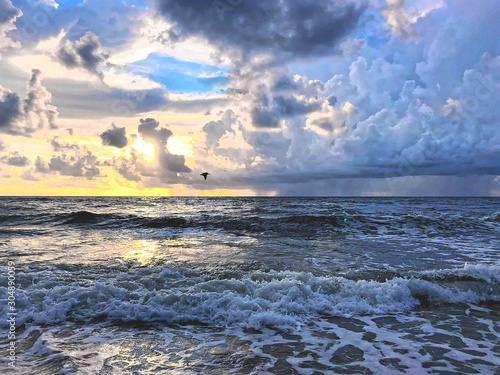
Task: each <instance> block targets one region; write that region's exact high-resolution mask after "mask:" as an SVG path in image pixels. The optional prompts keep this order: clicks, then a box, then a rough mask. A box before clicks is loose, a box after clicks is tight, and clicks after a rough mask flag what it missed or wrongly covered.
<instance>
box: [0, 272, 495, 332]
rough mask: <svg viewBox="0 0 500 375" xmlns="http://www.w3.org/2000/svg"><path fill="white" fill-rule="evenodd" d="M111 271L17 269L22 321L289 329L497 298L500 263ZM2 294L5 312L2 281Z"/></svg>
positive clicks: (1, 301)
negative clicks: (353, 273) (359, 276)
mask: <svg viewBox="0 0 500 375" xmlns="http://www.w3.org/2000/svg"><path fill="white" fill-rule="evenodd" d="M110 275H111V276H109V275H108V276H105V275H99V274H91V273H87V274H85V275H84V276H82V277H81V278H78V277H77V278H75V275H74V273H73V272H71V271H61V270H54V269H45V270H38V271H37V270H35V269H30V270H26V271H25V272H19V273H18V275H17V280H18V282H20V284H21V286H22V287H21V288H20V289H19V290H18V292H17V305H18V307H19V309H20V314H19V317H18V322H19V324H22V323H24V322H34V323H36V324H55V323H59V322H64V321H66V320H68V319H71V320H73V321H74V320H76V321H78V320H84V321H86V320H88V319H89V318H99V319H102V318H104V319H111V320H115V319H116V320H121V321H144V322H168V323H187V322H199V323H205V324H209V325H214V326H241V327H247V328H248V327H252V328H257V329H258V328H262V327H266V326H267V327H274V328H280V329H285V330H290V329H295V328H297V327H299V326H301V325H303V324H305V323H306V322H307V321H308V320H310V319H311V318H312V317H314V316H322V315H326V316H354V315H364V314H385V313H397V312H404V311H409V310H412V309H413V308H415V307H417V306H419V305H422V304H424V305H429V304H458V303H479V302H481V301H499V300H500V299H499V298H500V287H499V285H500V284H499V281H500V280H499V277H500V267H499V266H484V265H477V266H474V265H471V266H468V267H467V268H463V269H449V270H439V271H428V272H422V273H421V275H420V278H419V277H416V276H413V277H410V278H402V277H396V278H393V279H391V280H386V281H385V282H378V281H373V280H358V281H354V280H349V279H346V278H343V277H317V276H313V275H312V274H310V273H296V272H289V271H286V272H253V273H247V274H243V275H241V277H240V278H234V277H232V278H226V279H221V278H213V277H211V276H210V275H209V274H201V273H198V272H196V271H193V270H187V269H177V270H176V269H168V268H150V269H142V270H138V271H137V272H129V273H124V272H122V273H112V274H110ZM0 296H1V298H0V304H1V306H2V309H3V310H2V313H4V314H6V312H7V311H5V309H6V306H7V303H6V302H7V289H6V287H5V285H3V286H2V287H0ZM1 324H5V322H2V323H1Z"/></svg>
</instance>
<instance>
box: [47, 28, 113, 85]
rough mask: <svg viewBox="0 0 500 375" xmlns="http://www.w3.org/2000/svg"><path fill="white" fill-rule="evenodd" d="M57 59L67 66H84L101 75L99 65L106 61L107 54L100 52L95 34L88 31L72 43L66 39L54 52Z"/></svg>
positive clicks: (99, 44)
mask: <svg viewBox="0 0 500 375" xmlns="http://www.w3.org/2000/svg"><path fill="white" fill-rule="evenodd" d="M56 56H57V58H58V60H59V61H60V62H61V63H62V64H63V65H65V66H67V67H68V68H84V69H86V70H88V71H89V72H91V73H93V74H96V75H98V76H99V77H101V78H102V77H103V74H102V72H101V71H100V70H99V65H101V64H102V63H104V62H106V60H107V58H108V56H107V55H106V54H104V53H103V52H102V48H101V43H99V39H98V37H97V35H95V34H93V33H91V32H90V31H89V32H88V33H86V34H85V35H84V36H82V37H81V38H80V39H79V40H77V41H76V42H74V43H72V42H70V41H69V40H66V41H65V42H64V44H63V46H62V47H61V48H59V50H58V51H57V54H56Z"/></svg>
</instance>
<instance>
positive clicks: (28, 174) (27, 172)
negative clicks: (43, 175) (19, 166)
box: [21, 169, 39, 181]
mask: <svg viewBox="0 0 500 375" xmlns="http://www.w3.org/2000/svg"><path fill="white" fill-rule="evenodd" d="M21 178H22V179H23V180H25V181H39V179H38V178H36V177H35V176H33V173H32V171H31V170H30V169H27V170H25V171H24V172H23V173H22V174H21Z"/></svg>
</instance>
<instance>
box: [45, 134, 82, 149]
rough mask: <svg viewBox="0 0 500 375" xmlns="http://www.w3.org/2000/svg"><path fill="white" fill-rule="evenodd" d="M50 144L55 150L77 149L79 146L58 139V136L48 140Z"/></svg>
mask: <svg viewBox="0 0 500 375" xmlns="http://www.w3.org/2000/svg"><path fill="white" fill-rule="evenodd" d="M50 145H51V146H52V149H53V150H54V151H56V152H59V151H64V150H79V149H80V146H78V145H77V144H69V143H67V142H61V141H59V137H57V136H56V137H54V138H52V139H51V140H50Z"/></svg>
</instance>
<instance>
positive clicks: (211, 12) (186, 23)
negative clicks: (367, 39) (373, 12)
mask: <svg viewBox="0 0 500 375" xmlns="http://www.w3.org/2000/svg"><path fill="white" fill-rule="evenodd" d="M235 3H237V4H235V5H234V6H230V5H228V4H226V3H225V2H222V1H215V2H212V1H204V0H197V1H189V2H185V1H181V0H157V4H158V9H159V11H160V12H161V13H162V14H163V15H164V16H165V18H166V19H167V20H168V21H169V22H170V23H172V24H173V27H172V29H171V31H170V33H169V34H170V35H171V36H172V35H173V36H175V38H172V37H170V39H181V40H182V39H186V38H188V37H190V36H201V37H203V38H206V39H208V40H209V41H210V42H211V43H213V44H214V45H216V46H218V47H219V48H220V49H222V50H226V49H228V48H232V49H236V50H239V51H241V53H242V54H243V55H257V54H261V53H273V54H278V53H286V54H288V55H291V56H294V57H307V56H314V55H320V54H325V53H330V52H331V51H332V50H333V48H334V47H335V45H336V44H337V43H338V41H339V40H340V39H341V38H342V37H343V36H345V35H346V34H347V33H348V32H350V31H351V30H352V29H353V28H354V27H355V26H356V24H357V22H358V19H359V17H360V15H361V14H362V12H363V10H364V2H355V1H351V2H344V1H342V2H340V1H339V2H331V1H327V0H319V1H317V0H316V1H314V0H306V1H304V0H300V1H299V0H286V1H282V2H272V1H264V0H259V1H253V2H247V1H237V2H235Z"/></svg>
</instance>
